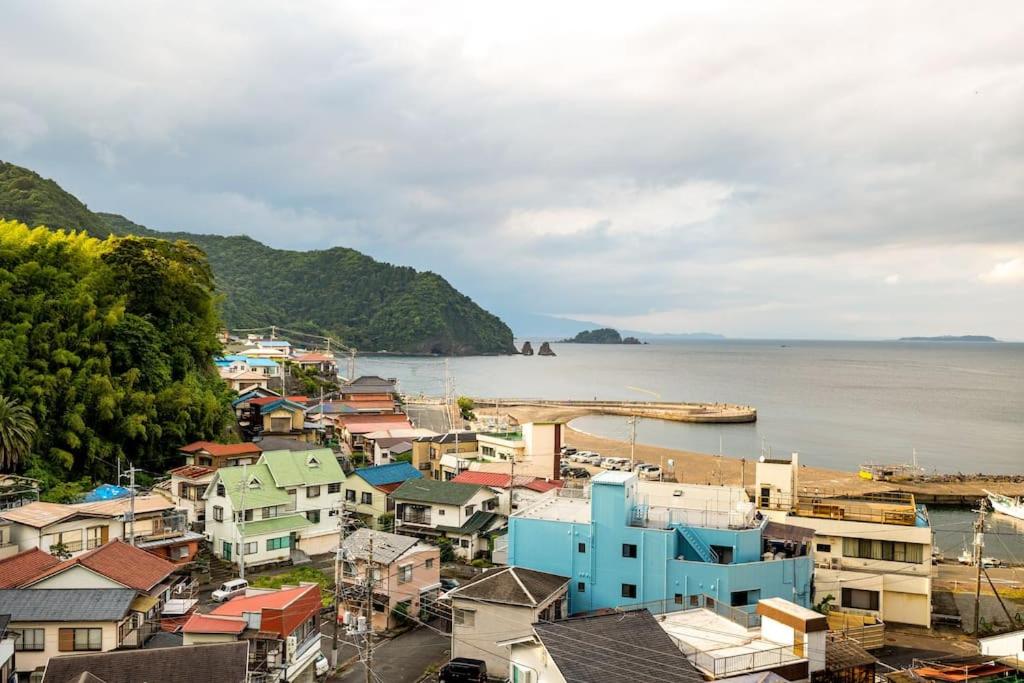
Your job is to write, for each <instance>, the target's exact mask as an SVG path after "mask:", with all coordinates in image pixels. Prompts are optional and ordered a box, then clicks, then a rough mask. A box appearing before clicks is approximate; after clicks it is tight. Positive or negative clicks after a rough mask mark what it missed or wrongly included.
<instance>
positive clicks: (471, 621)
mask: <svg viewBox="0 0 1024 683" xmlns="http://www.w3.org/2000/svg"><path fill="white" fill-rule="evenodd" d="M452 621H453V622H454V623H455V625H456V626H468V627H469V628H474V627H475V626H476V612H475V611H473V610H471V609H459V608H457V607H456V608H455V609H453V610H452Z"/></svg>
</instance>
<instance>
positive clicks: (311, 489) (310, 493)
mask: <svg viewBox="0 0 1024 683" xmlns="http://www.w3.org/2000/svg"><path fill="white" fill-rule="evenodd" d="M319 495H320V487H319V486H307V487H306V498H316V497H317V496H319Z"/></svg>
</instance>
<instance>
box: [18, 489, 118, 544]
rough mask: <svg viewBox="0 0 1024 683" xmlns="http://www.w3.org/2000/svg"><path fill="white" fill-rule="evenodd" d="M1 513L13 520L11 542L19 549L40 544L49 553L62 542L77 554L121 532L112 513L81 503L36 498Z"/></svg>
mask: <svg viewBox="0 0 1024 683" xmlns="http://www.w3.org/2000/svg"><path fill="white" fill-rule="evenodd" d="M0 517H2V518H3V519H6V520H7V521H8V522H10V523H11V527H10V538H11V543H14V544H17V546H18V550H28V549H30V548H38V549H39V550H42V551H44V552H47V553H49V552H50V551H51V549H54V550H56V549H58V548H56V547H57V546H59V549H60V550H62V551H63V552H66V553H69V554H70V555H76V554H78V553H82V552H85V551H86V550H89V549H92V548H96V547H99V546H100V545H102V544H103V543H106V542H107V540H108V539H109V538H110V537H111V536H114V537H116V536H119V535H120V533H121V526H120V524H117V523H114V522H113V520H111V518H110V516H108V515H104V514H101V513H96V512H92V511H90V510H88V509H83V507H81V506H77V505H63V504H60V503H45V502H41V501H36V502H32V503H28V504H27V505H22V506H21V507H16V508H10V509H8V510H3V511H0ZM112 526H113V527H114V532H113V533H111V527H112Z"/></svg>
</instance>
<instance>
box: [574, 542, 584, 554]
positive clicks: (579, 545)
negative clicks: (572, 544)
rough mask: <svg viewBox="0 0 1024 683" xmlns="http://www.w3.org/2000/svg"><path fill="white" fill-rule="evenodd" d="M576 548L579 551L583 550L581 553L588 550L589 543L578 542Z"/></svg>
mask: <svg viewBox="0 0 1024 683" xmlns="http://www.w3.org/2000/svg"><path fill="white" fill-rule="evenodd" d="M576 550H577V551H578V552H581V553H585V552H587V544H586V543H577V544H576Z"/></svg>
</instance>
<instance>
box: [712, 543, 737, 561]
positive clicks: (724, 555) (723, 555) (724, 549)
mask: <svg viewBox="0 0 1024 683" xmlns="http://www.w3.org/2000/svg"><path fill="white" fill-rule="evenodd" d="M711 549H712V550H714V551H715V554H716V555H718V564H732V553H733V549H732V546H731V545H712V546H711Z"/></svg>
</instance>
